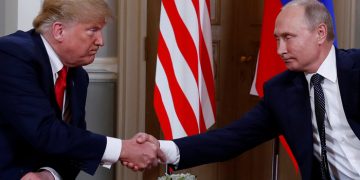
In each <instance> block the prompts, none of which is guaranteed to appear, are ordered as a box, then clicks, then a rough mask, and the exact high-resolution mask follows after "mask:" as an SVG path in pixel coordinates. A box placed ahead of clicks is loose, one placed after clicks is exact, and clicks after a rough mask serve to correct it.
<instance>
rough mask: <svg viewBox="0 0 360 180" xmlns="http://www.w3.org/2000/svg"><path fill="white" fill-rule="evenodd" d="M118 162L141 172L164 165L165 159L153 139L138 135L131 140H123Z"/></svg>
mask: <svg viewBox="0 0 360 180" xmlns="http://www.w3.org/2000/svg"><path fill="white" fill-rule="evenodd" d="M120 161H121V163H122V164H123V165H124V166H126V167H128V168H130V169H132V170H134V171H143V170H145V169H150V168H152V167H156V166H157V165H158V164H159V163H165V162H166V157H165V154H164V153H163V152H162V151H161V150H160V143H159V141H158V140H157V139H156V138H155V137H153V136H152V135H149V134H146V133H138V134H136V135H135V136H134V137H132V138H131V139H128V140H123V144H122V150H121V154H120Z"/></svg>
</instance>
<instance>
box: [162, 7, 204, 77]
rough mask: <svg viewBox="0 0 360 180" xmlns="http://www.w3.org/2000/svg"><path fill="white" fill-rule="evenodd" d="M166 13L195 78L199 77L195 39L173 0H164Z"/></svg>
mask: <svg viewBox="0 0 360 180" xmlns="http://www.w3.org/2000/svg"><path fill="white" fill-rule="evenodd" d="M162 3H163V6H164V8H165V11H166V13H167V14H168V17H169V20H170V23H171V25H172V27H173V32H174V34H175V38H176V42H177V44H178V47H179V49H180V51H181V53H182V54H183V56H184V57H185V60H186V62H187V63H188V65H189V66H190V68H191V71H192V73H193V76H194V77H195V80H197V79H198V68H197V52H196V47H195V44H194V41H193V40H192V38H191V35H190V32H189V30H188V29H187V28H186V26H185V24H184V22H183V20H182V19H181V17H180V15H179V14H178V11H177V9H176V5H175V3H174V1H173V0H167V1H162Z"/></svg>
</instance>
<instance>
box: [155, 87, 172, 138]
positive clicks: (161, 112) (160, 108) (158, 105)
mask: <svg viewBox="0 0 360 180" xmlns="http://www.w3.org/2000/svg"><path fill="white" fill-rule="evenodd" d="M154 108H155V112H156V115H157V117H158V119H159V122H160V126H161V129H162V131H163V133H164V137H165V139H167V140H170V139H173V136H172V132H171V125H170V120H169V117H168V115H167V113H166V109H165V107H164V103H163V101H162V98H161V94H160V91H159V88H158V87H157V85H155V89H154Z"/></svg>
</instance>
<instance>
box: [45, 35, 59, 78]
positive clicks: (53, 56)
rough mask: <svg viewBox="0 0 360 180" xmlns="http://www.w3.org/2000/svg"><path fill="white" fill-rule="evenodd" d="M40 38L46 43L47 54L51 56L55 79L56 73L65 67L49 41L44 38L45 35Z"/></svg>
mask: <svg viewBox="0 0 360 180" xmlns="http://www.w3.org/2000/svg"><path fill="white" fill-rule="evenodd" d="M40 36H41V39H42V41H43V42H44V45H45V49H46V52H47V54H48V56H49V60H50V65H51V70H52V73H53V77H54V79H55V77H56V73H57V72H59V71H60V70H61V69H62V68H63V67H64V65H63V64H62V62H61V61H60V58H59V56H58V55H57V54H56V53H55V51H54V49H53V48H52V47H51V45H50V44H49V43H48V42H47V40H46V39H45V38H44V36H43V35H40Z"/></svg>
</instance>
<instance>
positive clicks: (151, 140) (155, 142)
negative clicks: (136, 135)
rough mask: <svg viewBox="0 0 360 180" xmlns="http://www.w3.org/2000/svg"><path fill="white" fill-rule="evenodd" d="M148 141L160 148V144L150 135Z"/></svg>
mask: <svg viewBox="0 0 360 180" xmlns="http://www.w3.org/2000/svg"><path fill="white" fill-rule="evenodd" d="M148 141H149V142H151V143H153V144H155V145H156V146H157V147H160V142H159V141H158V140H157V139H156V138H155V137H154V136H152V135H150V134H148Z"/></svg>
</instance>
